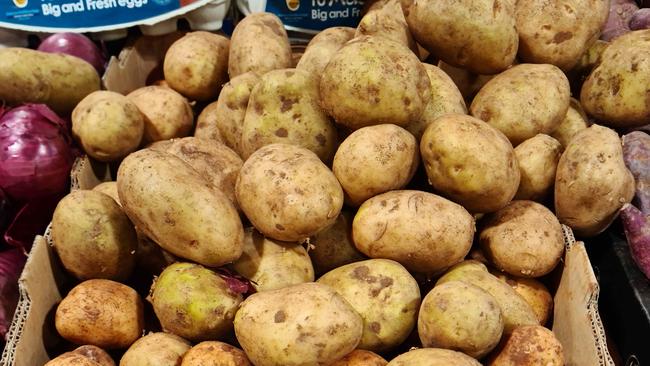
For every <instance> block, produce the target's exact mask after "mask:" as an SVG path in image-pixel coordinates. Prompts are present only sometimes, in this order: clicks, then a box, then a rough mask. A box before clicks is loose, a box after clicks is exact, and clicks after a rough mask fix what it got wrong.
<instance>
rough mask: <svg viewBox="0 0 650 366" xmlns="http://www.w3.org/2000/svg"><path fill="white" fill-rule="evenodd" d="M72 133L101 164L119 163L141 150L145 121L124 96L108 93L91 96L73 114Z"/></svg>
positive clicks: (80, 103) (100, 92) (82, 101)
mask: <svg viewBox="0 0 650 366" xmlns="http://www.w3.org/2000/svg"><path fill="white" fill-rule="evenodd" d="M72 133H73V134H74V137H75V138H76V139H77V140H78V141H79V142H80V143H81V146H82V147H83V149H84V151H85V152H86V153H87V154H88V155H90V156H92V157H93V158H95V159H96V160H99V161H115V160H119V159H121V158H123V157H125V156H126V155H128V154H129V153H131V152H132V151H134V150H135V149H137V148H138V146H140V141H142V134H143V133H144V119H143V116H142V113H140V110H138V107H137V106H136V105H135V104H134V103H133V102H132V101H130V100H129V99H127V98H126V97H125V96H123V95H122V94H119V93H114V92H111V91H106V90H99V91H96V92H93V93H91V94H89V95H88V96H87V97H85V98H84V99H82V100H81V102H79V104H77V106H76V107H75V109H74V110H73V111H72Z"/></svg>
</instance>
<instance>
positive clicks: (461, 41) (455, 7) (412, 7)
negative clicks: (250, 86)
mask: <svg viewBox="0 0 650 366" xmlns="http://www.w3.org/2000/svg"><path fill="white" fill-rule="evenodd" d="M402 6H403V8H404V15H405V16H406V22H407V23H408V25H409V28H410V29H411V32H412V33H413V37H414V38H415V40H416V41H417V42H418V43H419V44H420V45H422V47H424V48H426V49H427V51H429V52H431V53H432V54H434V55H436V56H438V57H439V58H440V59H441V60H443V61H444V62H446V63H448V64H451V65H454V66H458V67H462V68H464V69H467V70H470V71H472V72H474V73H477V74H496V73H498V72H500V71H503V70H505V69H506V68H507V67H508V66H510V65H512V63H513V61H514V60H515V57H516V56H517V46H518V43H519V42H518V40H519V37H518V35H517V28H516V27H515V3H514V1H510V0H502V1H497V2H493V1H491V0H481V1H470V0H462V1H452V0H443V1H434V0H425V1H413V0H403V1H402ZM440 14H444V16H440Z"/></svg>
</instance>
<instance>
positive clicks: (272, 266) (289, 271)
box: [232, 228, 314, 292]
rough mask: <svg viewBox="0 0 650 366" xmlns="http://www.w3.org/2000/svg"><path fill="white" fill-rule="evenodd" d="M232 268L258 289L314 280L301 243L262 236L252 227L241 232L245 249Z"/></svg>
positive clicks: (309, 262) (266, 289)
mask: <svg viewBox="0 0 650 366" xmlns="http://www.w3.org/2000/svg"><path fill="white" fill-rule="evenodd" d="M232 268H233V269H234V270H235V271H236V272H237V273H239V274H240V275H241V276H243V277H245V278H247V279H248V280H250V281H251V282H252V284H253V287H254V288H255V290H256V291H257V292H262V291H268V290H277V289H280V288H283V287H288V286H291V285H297V284H300V283H305V282H313V281H314V267H313V266H312V264H311V259H309V255H308V254H307V251H306V250H305V248H304V247H303V246H301V245H299V244H296V243H286V242H279V241H276V240H273V239H269V238H265V237H264V236H263V235H261V234H260V233H259V232H257V231H256V230H255V229H251V228H249V229H247V230H246V231H245V233H244V252H243V253H242V256H241V257H239V259H238V260H236V261H235V262H234V263H233V264H232Z"/></svg>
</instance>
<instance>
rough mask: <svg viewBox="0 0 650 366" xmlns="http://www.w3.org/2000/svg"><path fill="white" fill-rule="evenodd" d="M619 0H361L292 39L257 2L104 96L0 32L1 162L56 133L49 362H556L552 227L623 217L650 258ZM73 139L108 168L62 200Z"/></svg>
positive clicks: (587, 232) (88, 50) (79, 63)
mask: <svg viewBox="0 0 650 366" xmlns="http://www.w3.org/2000/svg"><path fill="white" fill-rule="evenodd" d="M619 5H620V6H623V4H620V3H617V2H616V1H612V3H611V4H609V3H608V2H606V1H600V0H572V1H564V2H559V1H551V2H548V3H545V4H541V3H539V2H522V1H520V2H516V3H515V2H513V1H510V0H480V1H468V0H461V1H450V0H437V1H434V0H424V1H409V0H402V1H398V0H380V1H377V2H375V3H373V4H371V6H369V7H368V9H367V10H366V12H365V13H364V15H363V17H362V18H361V22H360V23H359V25H358V27H357V28H356V29H355V28H348V27H336V28H330V29H326V30H324V31H322V32H321V33H319V34H317V35H316V36H315V37H313V39H312V40H311V42H310V43H309V45H308V46H307V48H306V49H305V50H304V53H303V54H302V56H301V55H300V53H294V54H292V49H291V42H290V39H289V36H288V34H287V31H286V30H285V27H284V25H283V24H282V22H281V20H280V19H279V18H278V17H277V16H275V15H273V14H271V13H254V14H251V15H249V16H247V17H245V18H244V19H242V20H241V21H240V22H239V23H238V24H237V25H236V27H235V29H234V32H233V34H232V36H231V37H230V38H228V37H226V36H224V35H221V34H215V33H210V32H205V31H196V32H188V33H186V34H184V35H182V36H179V37H178V39H177V40H176V41H175V42H173V44H171V47H169V49H168V50H167V52H166V54H165V57H164V60H161V63H160V65H159V66H160V71H161V72H162V75H163V76H162V77H164V80H163V79H156V78H149V79H148V80H149V84H150V85H142V86H140V87H139V88H137V89H135V90H133V91H131V92H130V93H127V94H126V95H123V94H120V93H117V92H114V91H109V90H100V78H99V76H100V74H99V73H98V72H101V71H102V70H103V66H104V65H103V63H102V62H101V57H99V55H100V53H99V52H98V50H96V49H93V47H91V46H93V45H94V44H92V43H91V44H88V42H86V40H82V39H79V38H78V37H76V36H74V35H69V34H67V35H66V34H63V35H59V36H56V37H54V38H51V39H48V40H47V41H46V42H44V43H43V44H42V51H36V50H31V49H20V48H8V49H4V50H0V81H4V82H0V99H3V100H4V102H5V103H6V108H7V109H8V111H4V110H3V114H0V144H2V145H3V150H2V151H0V157H1V158H2V161H5V160H10V159H16V160H17V163H18V164H19V166H20V164H25V165H24V166H25V167H26V168H24V170H28V169H31V170H34V169H40V166H39V165H36V168H34V166H35V163H34V162H33V161H31V160H30V161H28V162H25V159H22V160H21V159H19V158H17V157H16V156H15V155H16V154H14V155H11V154H12V151H17V150H20V149H21V148H24V146H25V145H24V142H21V138H24V135H25V134H27V135H30V134H34V136H36V137H35V138H36V139H40V140H39V142H40V143H41V145H40V146H44V144H45V142H44V141H42V140H43V139H48V140H47V142H48V143H49V145H47V147H48V148H49V149H52V150H55V151H56V152H57V154H56V155H54V158H55V159H58V160H56V161H55V162H54V163H52V162H50V165H53V166H54V167H52V166H50V167H49V169H48V170H52V175H44V176H42V177H40V178H41V179H47V180H50V181H51V182H50V185H49V186H50V187H53V188H52V191H47V192H42V191H37V192H35V195H41V196H42V197H50V196H51V195H52V194H54V197H55V198H56V202H58V203H57V204H56V208H55V209H54V210H53V216H52V220H51V226H50V231H49V232H48V236H47V239H48V241H49V243H50V245H51V246H52V251H53V253H55V254H56V258H57V260H58V261H60V264H61V265H62V267H63V269H64V270H65V272H66V273H67V275H68V276H69V277H70V281H71V283H72V285H71V286H70V287H69V288H67V289H65V291H64V292H63V293H62V295H63V299H62V300H61V302H60V303H59V304H58V305H57V306H56V307H55V309H54V310H53V313H54V319H53V321H51V322H52V323H53V325H54V328H55V329H56V333H57V335H58V336H59V345H58V347H59V348H57V349H56V350H52V351H51V354H52V356H53V358H52V360H51V361H49V362H48V363H47V365H48V366H72V365H88V366H108V365H118V364H119V365H120V366H140V365H151V366H154V365H159V366H167V365H169V366H178V365H180V366H199V365H201V366H210V365H214V366H220V365H235V366H247V365H255V366H277V365H283V366H293V365H295V366H299V365H300V366H312V365H313V366H317V365H322V366H329V365H333V366H345V365H348V366H373V365H390V366H392V365H403V366H406V365H409V366H419V365H422V366H425V365H426V366H437V365H445V366H475V365H481V364H484V365H490V366H507V365H512V366H514V365H517V366H533V365H546V366H555V365H558V366H561V365H564V364H565V363H567V362H569V359H568V358H567V356H566V355H565V347H566V346H567V345H563V344H561V342H560V339H558V337H557V336H556V335H555V334H554V333H553V332H552V331H551V329H552V328H553V323H552V322H553V306H554V297H553V296H554V292H555V290H556V288H557V285H558V284H557V281H556V280H557V278H558V275H559V274H560V273H561V272H562V267H563V263H562V262H563V258H564V253H565V245H566V242H565V232H564V228H563V226H562V225H566V226H567V227H569V228H571V229H572V230H573V231H574V232H575V233H576V234H577V235H578V237H579V238H589V237H592V236H596V235H598V234H600V233H601V232H603V231H604V230H606V229H607V228H608V227H610V225H611V224H612V222H613V221H614V220H615V219H616V218H617V217H618V216H619V213H620V214H621V216H622V220H621V221H622V223H623V226H624V228H625V233H626V235H627V236H628V240H629V242H630V248H631V251H632V254H633V256H634V258H635V260H636V262H637V263H638V265H639V267H640V268H641V270H642V271H644V273H645V274H646V276H648V277H649V278H650V239H649V238H648V233H650V218H647V217H646V216H645V215H647V214H649V212H647V211H650V201H649V197H648V189H650V188H649V187H648V184H650V181H648V177H650V175H649V174H648V172H650V155H649V151H650V136H649V135H648V134H647V133H646V132H643V131H642V130H637V131H633V132H632V131H631V130H632V129H638V128H639V127H642V126H644V125H646V124H648V123H650V104H648V103H647V93H648V90H647V86H646V84H648V82H647V81H648V80H647V79H648V77H647V75H648V73H650V66H649V65H650V63H648V62H646V58H647V55H646V54H644V52H645V53H647V52H646V51H647V50H648V49H650V48H648V47H649V46H648V40H649V39H650V30H645V29H643V30H634V31H632V30H630V29H631V28H633V27H632V26H631V24H632V23H630V22H629V20H628V19H629V18H631V19H633V20H635V19H636V20H635V22H634V28H636V27H639V25H638V23H639V22H641V20H639V19H638V15H631V13H633V12H632V11H631V10H635V9H632V7H630V9H631V10H630V11H629V12H628V13H629V14H628V13H625V14H623V13H620V12H618V13H617V12H616V10H612V9H615V7H616V6H619ZM608 12H609V13H610V16H609V20H608V16H607V14H608ZM612 12H614V13H616V15H617V18H616V19H614V18H613V17H612V16H611V14H612ZM441 14H444V16H441ZM635 16H636V17H635ZM608 27H618V28H624V29H622V30H621V29H618V28H617V29H618V30H616V31H615V33H611V32H609V33H607V32H606V30H607V28H608ZM601 36H602V39H601V40H598V42H597V39H598V38H599V37H601ZM79 50H81V51H79ZM44 51H47V52H44ZM48 52H49V53H48ZM62 53H70V54H72V56H70V55H64V54H62ZM294 56H295V57H296V61H297V62H296V63H294V60H293V57H294ZM293 65H295V67H292V66H293ZM32 103H40V104H32ZM38 134H41V135H38ZM42 135H44V136H42ZM622 135H624V136H623V137H622V138H621V136H622ZM30 136H31V135H30ZM39 136H40V137H39ZM77 146H78V147H77ZM32 152H37V153H41V152H40V151H39V150H38V149H37V150H36V151H33V150H32ZM79 152H83V153H85V154H86V155H87V156H88V157H90V159H91V161H93V163H98V164H99V163H103V164H106V165H107V166H110V168H111V169H112V172H113V173H115V174H113V177H114V178H115V180H114V181H110V182H102V183H101V184H98V185H96V186H95V187H83V189H74V190H73V191H72V192H70V193H68V194H64V192H63V190H64V187H65V186H66V185H67V184H68V180H67V176H62V175H61V174H60V172H61V171H64V172H65V173H66V174H67V173H68V172H69V171H70V169H71V164H72V161H73V160H74V158H75V157H76V156H78V155H80V154H79ZM21 158H23V157H21ZM7 167H9V166H7ZM21 172H22V170H20V169H16V170H13V171H12V170H10V169H8V168H5V166H4V165H2V164H0V183H2V184H0V186H1V188H2V190H3V191H4V193H6V194H7V196H8V197H10V198H11V199H12V200H20V199H24V198H26V197H27V196H30V195H31V193H25V186H24V185H23V180H22V176H21V174H23V173H21ZM0 192H2V191H0ZM57 194H58V196H57ZM633 205H637V206H639V208H640V209H641V211H639V210H638V209H636V208H635V207H634V206H633ZM26 207H29V206H26ZM1 263H2V257H0V264H1ZM0 273H2V268H0ZM0 280H1V278H0ZM0 285H2V282H1V281H0ZM0 289H2V286H0ZM2 316H3V312H2V311H0V331H1V330H2V329H3V328H2V326H3V323H2V321H1V320H2V319H3V317H2ZM46 321H49V320H46Z"/></svg>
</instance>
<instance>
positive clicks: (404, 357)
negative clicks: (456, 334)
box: [388, 348, 481, 366]
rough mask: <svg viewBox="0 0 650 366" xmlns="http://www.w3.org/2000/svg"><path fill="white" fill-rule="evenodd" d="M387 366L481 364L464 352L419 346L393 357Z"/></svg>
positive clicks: (479, 365)
mask: <svg viewBox="0 0 650 366" xmlns="http://www.w3.org/2000/svg"><path fill="white" fill-rule="evenodd" d="M388 366H481V364H480V363H479V362H478V361H476V360H475V359H473V358H471V357H469V356H468V355H466V354H464V353H460V352H456V351H452V350H448V349H442V348H420V349H414V350H411V351H408V352H406V353H403V354H401V355H399V356H397V357H395V358H394V359H393V360H392V361H390V362H389V363H388Z"/></svg>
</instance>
